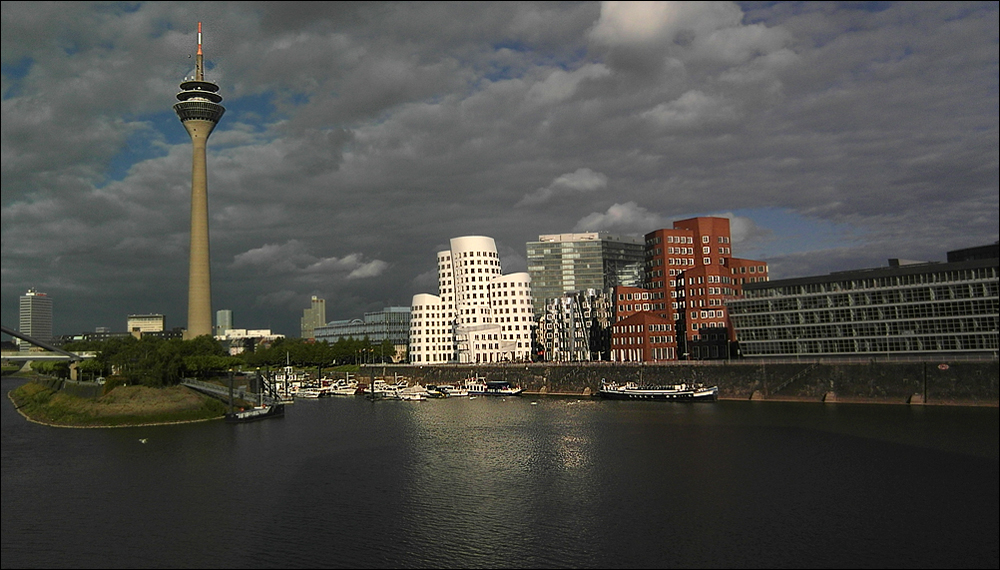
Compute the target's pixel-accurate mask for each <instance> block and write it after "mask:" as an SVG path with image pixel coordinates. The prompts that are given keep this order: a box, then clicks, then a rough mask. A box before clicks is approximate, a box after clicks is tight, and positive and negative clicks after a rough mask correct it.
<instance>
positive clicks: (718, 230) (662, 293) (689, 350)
mask: <svg viewBox="0 0 1000 570" xmlns="http://www.w3.org/2000/svg"><path fill="white" fill-rule="evenodd" d="M731 242H732V239H731V235H730V230H729V219H728V218H715V217H698V218H690V219H687V220H680V221H677V222H674V227H673V228H670V229H660V230H656V231H653V232H650V233H648V234H646V280H645V283H644V287H643V288H644V289H646V290H647V291H648V297H649V305H650V308H649V309H648V310H650V311H651V312H652V313H653V314H654V315H657V316H660V317H662V318H666V319H670V320H672V321H673V323H674V324H675V327H676V329H675V330H676V334H677V337H678V338H677V342H678V347H677V350H678V352H677V355H678V357H679V358H692V359H711V358H726V357H728V356H729V351H730V350H731V346H732V342H733V341H735V339H736V337H735V334H734V332H733V328H732V325H731V323H730V321H729V314H728V311H727V310H726V301H727V300H728V299H734V298H738V297H741V296H742V285H743V284H744V283H755V282H758V281H767V264H766V263H765V262H763V261H754V260H749V259H739V258H735V257H733V256H732V246H731ZM633 294H634V293H633ZM616 298H617V296H616ZM616 308H618V306H617V305H616ZM644 310H645V309H644ZM634 312H635V311H632V312H631V313H630V312H625V313H622V316H623V317H624V316H627V315H629V314H632V313H634ZM612 344H614V341H612Z"/></svg>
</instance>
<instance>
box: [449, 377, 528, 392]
mask: <svg viewBox="0 0 1000 570" xmlns="http://www.w3.org/2000/svg"><path fill="white" fill-rule="evenodd" d="M462 387H463V388H465V389H466V390H468V392H469V396H474V395H480V396H517V395H520V394H521V392H524V388H521V387H520V386H512V385H511V383H510V382H507V381H506V380H486V379H485V378H483V377H482V376H469V377H468V378H466V379H465V382H464V383H463V384H462Z"/></svg>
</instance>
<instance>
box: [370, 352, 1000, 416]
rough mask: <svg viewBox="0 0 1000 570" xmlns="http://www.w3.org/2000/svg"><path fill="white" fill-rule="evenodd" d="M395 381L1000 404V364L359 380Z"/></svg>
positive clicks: (574, 367)
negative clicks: (695, 388) (697, 387)
mask: <svg viewBox="0 0 1000 570" xmlns="http://www.w3.org/2000/svg"><path fill="white" fill-rule="evenodd" d="M383 370H384V374H385V375H386V376H387V380H388V379H391V378H392V377H393V376H394V375H398V376H399V377H402V378H406V379H407V380H409V381H410V383H420V384H425V385H426V384H451V383H455V382H460V381H462V380H463V379H464V378H465V377H467V376H469V375H472V374H477V375H480V376H484V377H486V378H487V379H488V380H506V381H508V382H510V383H511V384H516V385H519V386H521V387H522V388H524V393H525V394H538V395H543V394H544V395H552V396H555V395H560V396H576V397H580V396H590V395H592V394H596V393H597V391H598V390H599V389H600V386H601V381H602V380H607V381H609V382H619V383H623V382H628V381H635V382H638V383H640V384H681V383H701V384H707V385H712V386H718V387H719V399H720V400H752V401H759V400H761V401H782V402H826V403H832V402H837V403H873V404H902V405H942V406H984V407H997V406H998V405H1000V388H998V386H1000V367H998V365H997V360H996V359H988V360H978V361H976V360H974V361H968V360H955V359H949V360H939V361H876V360H874V359H872V360H866V361H843V360H831V361H821V360H816V361H806V360H802V361H783V362H775V361H753V360H749V359H747V360H740V361H732V362H727V361H684V362H673V363H655V364H652V363H651V364H636V363H607V362H603V363H596V362H595V363H517V364H513V363H512V364H484V365H467V364H466V365H462V364H444V365H436V366H428V365H424V366H415V365H389V366H382V365H377V366H366V367H363V369H362V370H361V371H360V372H359V374H358V376H359V379H360V380H361V381H362V382H365V381H366V379H367V378H370V377H371V376H376V377H377V376H382V375H383Z"/></svg>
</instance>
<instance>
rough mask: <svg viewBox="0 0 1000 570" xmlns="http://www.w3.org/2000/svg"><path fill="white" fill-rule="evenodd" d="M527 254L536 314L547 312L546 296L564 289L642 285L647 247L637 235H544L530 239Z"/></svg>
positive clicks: (560, 295) (579, 289)
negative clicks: (631, 236)
mask: <svg viewBox="0 0 1000 570" xmlns="http://www.w3.org/2000/svg"><path fill="white" fill-rule="evenodd" d="M527 254H528V274H529V275H531V288H532V292H533V294H534V312H535V316H536V318H539V317H541V315H542V314H544V312H545V304H546V300H548V299H555V298H559V297H562V296H563V295H564V294H565V293H571V292H574V291H583V290H586V289H596V290H607V289H609V288H611V287H614V286H616V285H627V286H630V287H638V286H641V285H642V281H643V266H644V263H645V250H644V244H643V242H642V241H641V240H639V239H638V238H630V237H619V236H614V235H611V234H606V233H604V232H589V233H578V234H550V235H541V236H538V241H531V242H528V244H527Z"/></svg>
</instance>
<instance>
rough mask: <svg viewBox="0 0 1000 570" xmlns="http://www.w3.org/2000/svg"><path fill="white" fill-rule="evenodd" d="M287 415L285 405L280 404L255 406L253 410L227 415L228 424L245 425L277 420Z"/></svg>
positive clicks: (242, 410)
mask: <svg viewBox="0 0 1000 570" xmlns="http://www.w3.org/2000/svg"><path fill="white" fill-rule="evenodd" d="M284 415H285V405H284V404H281V403H278V404H264V405H261V406H254V407H252V408H246V409H239V410H234V411H232V412H229V413H228V414H226V423H231V424H235V423H243V422H255V421H257V420H266V419H268V418H276V417H281V416H284Z"/></svg>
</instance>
